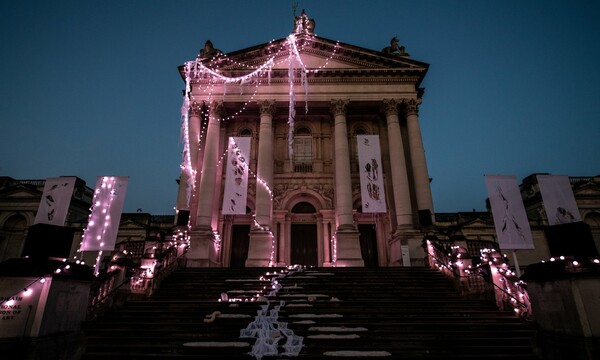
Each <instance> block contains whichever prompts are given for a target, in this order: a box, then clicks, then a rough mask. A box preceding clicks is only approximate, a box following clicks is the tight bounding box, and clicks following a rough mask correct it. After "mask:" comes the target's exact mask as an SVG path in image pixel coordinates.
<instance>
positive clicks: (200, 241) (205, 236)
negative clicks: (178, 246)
mask: <svg viewBox="0 0 600 360" xmlns="http://www.w3.org/2000/svg"><path fill="white" fill-rule="evenodd" d="M189 236H190V248H189V249H188V251H187V253H186V254H185V267H188V268H192V267H217V266H220V265H219V263H218V261H217V259H218V258H219V256H218V255H219V254H218V250H217V249H218V247H217V246H216V244H215V237H214V235H213V232H212V230H204V229H202V230H200V229H197V230H191V231H190V233H189Z"/></svg>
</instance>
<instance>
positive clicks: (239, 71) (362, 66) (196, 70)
mask: <svg viewBox="0 0 600 360" xmlns="http://www.w3.org/2000/svg"><path fill="white" fill-rule="evenodd" d="M313 30H314V22H313V21H312V20H311V19H309V18H308V17H307V16H306V14H304V13H303V14H302V15H301V16H298V17H296V26H295V28H294V31H293V32H292V34H290V35H289V36H288V37H286V38H283V39H279V40H273V41H271V42H269V43H266V44H262V45H258V46H254V47H251V48H247V49H243V50H239V51H235V52H232V53H228V54H224V53H222V52H221V51H220V50H217V49H215V48H213V46H212V43H210V42H209V41H207V43H206V46H205V48H204V49H203V50H202V51H201V52H200V54H199V55H198V57H197V59H196V60H194V61H188V62H186V63H185V64H184V65H182V66H181V67H180V68H179V70H180V74H181V76H182V78H183V80H184V82H185V84H186V91H185V95H184V104H183V106H182V133H183V134H184V139H185V143H186V145H185V149H184V152H183V161H182V175H181V179H180V191H179V198H178V205H177V211H178V213H177V223H178V224H179V225H182V226H183V225H187V226H189V229H190V237H191V247H190V250H189V252H188V254H187V266H192V267H193V266H225V267H249V266H274V265H294V264H302V265H308V266H400V265H404V266H410V265H423V256H424V252H423V249H422V247H421V241H422V238H423V232H422V227H423V226H427V225H431V223H432V221H433V218H434V209H433V203H432V195H431V191H430V185H429V183H430V179H429V175H428V171H427V162H426V159H425V152H424V149H423V143H422V140H421V132H420V128H419V117H418V113H419V106H420V104H421V98H422V96H423V88H421V83H422V81H423V79H424V77H425V74H426V73H427V69H428V64H425V63H423V62H420V61H416V60H413V59H411V58H410V57H409V55H408V54H407V53H406V52H405V51H404V48H403V47H400V46H398V44H397V42H396V41H395V38H394V39H392V43H391V46H390V47H388V48H386V49H383V50H382V51H375V50H369V49H364V48H360V47H357V46H353V45H349V44H343V43H340V42H335V41H332V40H329V39H325V38H321V37H318V36H315V35H314V32H313ZM362 135H374V136H376V137H377V139H378V141H379V143H380V149H378V150H379V152H380V155H381V166H380V167H378V171H379V173H380V174H381V180H382V181H383V189H379V188H377V189H376V190H377V196H381V199H380V200H384V202H385V204H386V207H385V210H384V211H383V212H369V211H370V210H369V209H367V206H366V204H365V203H364V202H365V201H364V195H363V196H361V178H360V176H361V172H363V171H365V167H364V166H363V165H362V164H360V163H359V149H358V142H357V137H359V136H362ZM239 137H249V138H250V150H249V156H247V157H248V159H247V166H248V178H247V182H248V186H247V192H246V193H244V194H243V195H245V196H247V201H246V203H245V206H244V210H245V211H243V213H241V214H240V213H236V214H228V213H226V212H225V211H224V208H225V207H226V206H228V205H229V204H228V203H227V201H226V205H223V204H224V201H223V197H224V194H225V193H226V192H227V191H228V189H227V188H226V186H225V183H226V182H227V169H228V167H227V159H228V157H227V153H228V146H229V143H230V142H231V141H232V140H231V139H232V138H239ZM244 159H245V158H244ZM376 164H377V166H378V163H376ZM368 170H369V171H373V169H372V168H371V167H370V166H369V169H368ZM363 186H364V185H363ZM369 191H371V188H369ZM373 191H375V190H373ZM226 200H227V199H226ZM236 205H238V204H236Z"/></svg>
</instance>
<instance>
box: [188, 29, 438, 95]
mask: <svg viewBox="0 0 600 360" xmlns="http://www.w3.org/2000/svg"><path fill="white" fill-rule="evenodd" d="M196 61H200V62H202V64H203V65H204V66H206V67H207V68H213V69H217V68H218V69H219V70H218V71H219V73H220V74H222V75H225V76H230V77H235V76H238V77H241V76H245V75H247V74H250V73H252V72H253V71H259V70H260V69H267V68H268V69H270V70H272V72H274V73H279V74H283V76H285V75H287V72H288V71H289V69H290V62H294V64H293V67H294V68H295V69H300V68H305V69H307V70H308V73H307V76H308V77H323V76H336V75H341V76H347V75H348V74H355V75H358V76H377V75H384V76H390V75H393V76H410V77H411V78H414V79H415V82H416V83H420V82H421V81H422V79H423V77H424V76H425V74H426V72H427V69H428V67H429V64H427V63H424V62H421V61H417V60H413V59H411V58H410V57H409V56H408V55H404V56H403V55H398V54H392V53H386V52H383V51H377V50H372V49H366V48H363V47H359V46H355V45H350V44H346V43H341V42H338V41H333V40H330V39H326V38H322V37H318V36H314V35H307V34H300V35H290V36H288V37H286V38H282V39H279V40H273V41H271V42H269V43H264V44H260V45H256V46H253V47H249V48H245V49H241V50H237V51H233V52H230V53H220V52H219V55H217V56H215V57H213V58H207V59H203V58H200V57H199V58H197V59H196ZM183 71H184V69H183V66H182V67H180V72H181V74H182V77H184V73H183ZM274 76H277V75H274Z"/></svg>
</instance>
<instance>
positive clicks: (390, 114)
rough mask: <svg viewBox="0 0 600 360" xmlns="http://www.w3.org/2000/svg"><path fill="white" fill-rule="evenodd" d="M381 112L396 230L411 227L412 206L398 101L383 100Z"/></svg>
mask: <svg viewBox="0 0 600 360" xmlns="http://www.w3.org/2000/svg"><path fill="white" fill-rule="evenodd" d="M383 110H384V111H385V115H386V120H387V129H388V143H389V152H390V159H391V170H392V188H393V192H394V206H395V208H396V226H397V229H399V228H406V227H411V226H412V205H411V201H410V188H409V185H408V174H407V171H406V160H405V159H406V158H405V156H404V145H403V143H402V134H401V132H400V123H399V120H398V101H396V100H395V99H384V100H383ZM397 229H396V230H397Z"/></svg>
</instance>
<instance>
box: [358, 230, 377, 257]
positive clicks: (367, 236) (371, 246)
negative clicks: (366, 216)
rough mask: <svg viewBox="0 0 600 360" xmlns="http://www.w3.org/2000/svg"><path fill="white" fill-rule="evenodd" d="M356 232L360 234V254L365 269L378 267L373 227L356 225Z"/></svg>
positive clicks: (375, 236)
mask: <svg viewBox="0 0 600 360" xmlns="http://www.w3.org/2000/svg"><path fill="white" fill-rule="evenodd" d="M358 231H359V233H360V237H359V239H360V253H361V255H362V258H363V261H364V262H365V267H378V266H379V257H378V256H377V233H376V232H375V225H372V224H363V225H358Z"/></svg>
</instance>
